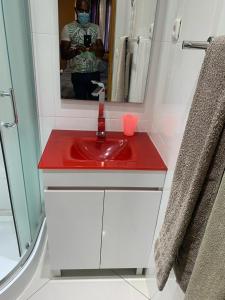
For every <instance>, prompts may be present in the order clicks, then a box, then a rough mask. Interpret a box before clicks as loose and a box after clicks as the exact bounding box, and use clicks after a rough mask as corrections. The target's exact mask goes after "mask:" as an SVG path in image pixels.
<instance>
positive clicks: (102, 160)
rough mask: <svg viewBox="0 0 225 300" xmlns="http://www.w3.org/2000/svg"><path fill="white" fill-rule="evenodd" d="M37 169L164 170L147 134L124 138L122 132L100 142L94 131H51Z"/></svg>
mask: <svg viewBox="0 0 225 300" xmlns="http://www.w3.org/2000/svg"><path fill="white" fill-rule="evenodd" d="M39 169H43V170H146V171H166V170H167V168H166V166H165V164H164V162H163V160H162V159H161V157H160V155H159V153H158V151H157V149H156V148H155V146H154V144H153V143H152V141H151V139H150V138H149V136H148V135H147V133H144V132H137V133H135V135H134V136H132V137H125V136H124V135H123V133H122V132H107V135H106V138H105V140H99V139H97V137H96V132H95V131H74V130H53V131H52V133H51V136H50V138H49V141H48V143H47V145H46V147H45V150H44V153H43V155H42V157H41V160H40V163H39Z"/></svg>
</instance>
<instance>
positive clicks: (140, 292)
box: [112, 270, 155, 300]
mask: <svg viewBox="0 0 225 300" xmlns="http://www.w3.org/2000/svg"><path fill="white" fill-rule="evenodd" d="M112 272H113V273H114V274H115V275H117V276H118V277H120V278H121V279H122V280H123V281H124V282H125V283H126V284H128V285H129V286H131V287H132V288H133V289H134V290H136V291H137V292H138V293H139V294H141V295H142V296H144V297H145V298H146V299H148V300H151V298H149V297H148V296H146V295H145V294H144V293H143V292H142V291H140V290H138V289H137V288H136V287H135V286H134V285H132V284H131V283H130V282H129V281H128V280H127V279H126V278H124V277H123V276H122V275H120V274H118V273H117V272H115V271H114V270H112ZM154 296H155V295H154Z"/></svg>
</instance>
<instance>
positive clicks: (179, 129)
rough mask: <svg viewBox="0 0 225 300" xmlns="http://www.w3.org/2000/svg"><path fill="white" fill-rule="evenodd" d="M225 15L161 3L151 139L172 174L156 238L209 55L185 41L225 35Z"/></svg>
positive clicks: (215, 7) (189, 0)
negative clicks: (175, 32) (175, 35)
mask: <svg viewBox="0 0 225 300" xmlns="http://www.w3.org/2000/svg"><path fill="white" fill-rule="evenodd" d="M224 16H225V3H224V1H223V0H198V1H195V0H173V1H167V0H158V10H157V22H156V25H155V28H156V32H155V43H154V48H153V63H152V66H151V74H154V77H153V78H152V80H151V82H150V85H149V92H148V95H149V96H148V98H150V99H152V100H153V101H152V104H151V105H152V110H151V117H150V134H151V136H152V138H153V140H154V142H155V144H156V146H157V148H158V149H159V151H160V153H161V155H162V157H163V158H164V160H165V162H166V164H167V166H168V174H167V178H166V182H165V187H164V193H163V197H162V202H161V209H160V212H159V218H158V224H157V228H156V233H155V238H156V237H157V236H158V234H159V230H160V228H161V225H162V222H163V219H164V214H165V210H166V207H167V203H168V198H169V194H170V188H171V183H172V178H173V172H174V169H175V164H176V160H177V155H178V152H179V147H180V144H181V141H182V137H183V132H184V129H185V125H186V120H187V117H188V113H189V110H190V106H191V103H192V99H193V95H194V92H195V88H196V84H197V79H198V75H199V72H200V69H201V65H202V62H203V58H204V54H205V53H204V51H202V50H182V41H183V40H197V41H198V40H200V41H206V40H207V38H208V37H209V36H218V35H219V34H225V21H224V20H225V18H224ZM176 18H181V19H182V27H181V32H180V37H179V40H178V42H176V43H175V42H173V41H172V38H171V33H172V29H173V24H174V20H175V19H176ZM149 266H150V269H149V273H150V274H152V273H154V260H153V253H152V256H151V261H150V265H149ZM179 299H180V298H179ZM174 300H175V299H174Z"/></svg>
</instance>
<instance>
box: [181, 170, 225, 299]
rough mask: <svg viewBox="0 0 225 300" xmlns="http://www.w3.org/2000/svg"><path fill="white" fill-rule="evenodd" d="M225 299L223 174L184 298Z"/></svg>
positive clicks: (224, 196) (224, 201)
mask: <svg viewBox="0 0 225 300" xmlns="http://www.w3.org/2000/svg"><path fill="white" fill-rule="evenodd" d="M224 299H225V175H224V176H223V180H222V183H221V185H220V189H219V193H218V195H217V198H216V200H215V204H214V206H213V209H212V212H211V215H210V218H209V221H208V224H207V227H206V230H205V235H204V237H203V240H202V244H201V247H200V250H199V254H198V257H197V260H196V263H195V266H194V270H193V274H192V276H191V279H190V283H189V286H188V289H187V293H186V297H185V300H224Z"/></svg>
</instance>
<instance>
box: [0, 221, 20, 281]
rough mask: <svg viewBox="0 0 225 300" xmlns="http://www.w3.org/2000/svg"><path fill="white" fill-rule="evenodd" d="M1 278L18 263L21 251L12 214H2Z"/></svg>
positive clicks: (0, 232) (0, 230) (0, 238)
mask: <svg viewBox="0 0 225 300" xmlns="http://www.w3.org/2000/svg"><path fill="white" fill-rule="evenodd" d="M0 245H1V247H0V280H1V279H3V278H4V277H5V276H6V275H7V274H8V273H9V272H10V271H11V270H12V269H13V268H14V267H15V266H16V264H17V263H18V261H19V252H18V245H17V239H16V233H15V227H14V223H13V218H12V216H0Z"/></svg>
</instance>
